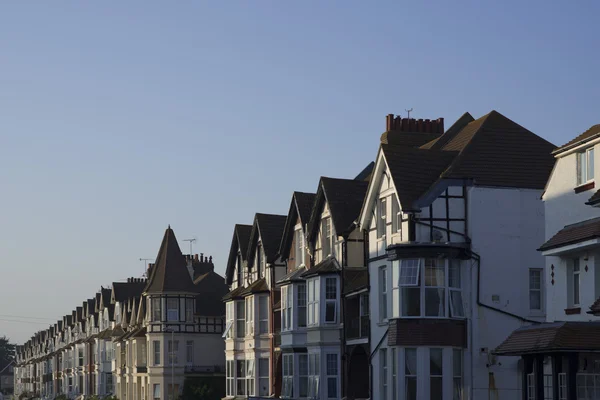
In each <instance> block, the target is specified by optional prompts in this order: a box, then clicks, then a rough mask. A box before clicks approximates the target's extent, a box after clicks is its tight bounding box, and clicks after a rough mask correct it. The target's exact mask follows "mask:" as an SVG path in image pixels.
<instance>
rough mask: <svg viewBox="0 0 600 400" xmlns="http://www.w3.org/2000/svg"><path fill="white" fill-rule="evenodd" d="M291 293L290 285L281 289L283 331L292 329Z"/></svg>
mask: <svg viewBox="0 0 600 400" xmlns="http://www.w3.org/2000/svg"><path fill="white" fill-rule="evenodd" d="M292 293H293V290H292V286H291V285H288V286H283V287H282V288H281V320H282V329H283V330H284V331H289V330H291V329H292Z"/></svg>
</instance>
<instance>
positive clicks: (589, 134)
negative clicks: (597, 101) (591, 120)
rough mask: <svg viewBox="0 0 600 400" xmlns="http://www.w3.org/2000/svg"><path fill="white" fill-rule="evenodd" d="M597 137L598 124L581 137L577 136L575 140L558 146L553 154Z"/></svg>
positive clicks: (598, 132) (598, 131)
mask: <svg viewBox="0 0 600 400" xmlns="http://www.w3.org/2000/svg"><path fill="white" fill-rule="evenodd" d="M598 136H600V124H598V125H594V126H592V127H590V128H589V129H588V130H586V131H585V132H583V133H582V134H581V135H578V136H577V137H576V138H575V139H573V140H569V141H568V142H567V143H565V144H563V145H562V146H560V147H559V148H557V149H556V150H554V153H555V154H556V153H560V152H562V151H565V150H567V149H568V148H570V147H575V146H577V145H579V144H582V143H584V142H587V141H589V140H592V139H594V138H596V137H598Z"/></svg>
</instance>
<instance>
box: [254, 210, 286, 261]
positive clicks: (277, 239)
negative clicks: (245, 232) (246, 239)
mask: <svg viewBox="0 0 600 400" xmlns="http://www.w3.org/2000/svg"><path fill="white" fill-rule="evenodd" d="M286 218H287V217H286V216H285V215H276V214H261V213H256V216H255V217H254V225H253V226H252V233H251V234H250V246H249V247H248V257H247V258H246V259H247V262H248V264H249V265H251V264H252V262H253V261H254V253H255V252H256V245H257V243H258V238H259V237H260V240H261V243H262V248H263V252H264V253H265V260H266V262H267V263H273V262H274V261H275V260H276V259H277V255H278V253H279V244H280V243H281V237H282V236H283V227H284V226H285V220H286Z"/></svg>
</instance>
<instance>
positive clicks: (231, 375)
mask: <svg viewBox="0 0 600 400" xmlns="http://www.w3.org/2000/svg"><path fill="white" fill-rule="evenodd" d="M234 364H235V361H233V360H227V362H226V363H225V370H226V376H227V384H226V388H225V390H226V393H225V394H226V396H227V397H233V396H235V369H234V368H235V367H234Z"/></svg>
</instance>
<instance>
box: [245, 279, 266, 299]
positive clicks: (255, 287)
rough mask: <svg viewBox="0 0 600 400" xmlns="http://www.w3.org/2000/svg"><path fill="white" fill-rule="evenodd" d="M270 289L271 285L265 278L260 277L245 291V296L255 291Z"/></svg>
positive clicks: (263, 291) (262, 291) (264, 291)
mask: <svg viewBox="0 0 600 400" xmlns="http://www.w3.org/2000/svg"><path fill="white" fill-rule="evenodd" d="M268 291H269V285H267V281H266V279H265V278H261V279H258V280H256V281H254V282H252V283H251V284H250V285H249V286H248V287H247V288H246V290H245V291H244V296H249V295H251V294H255V293H266V292H268Z"/></svg>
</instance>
